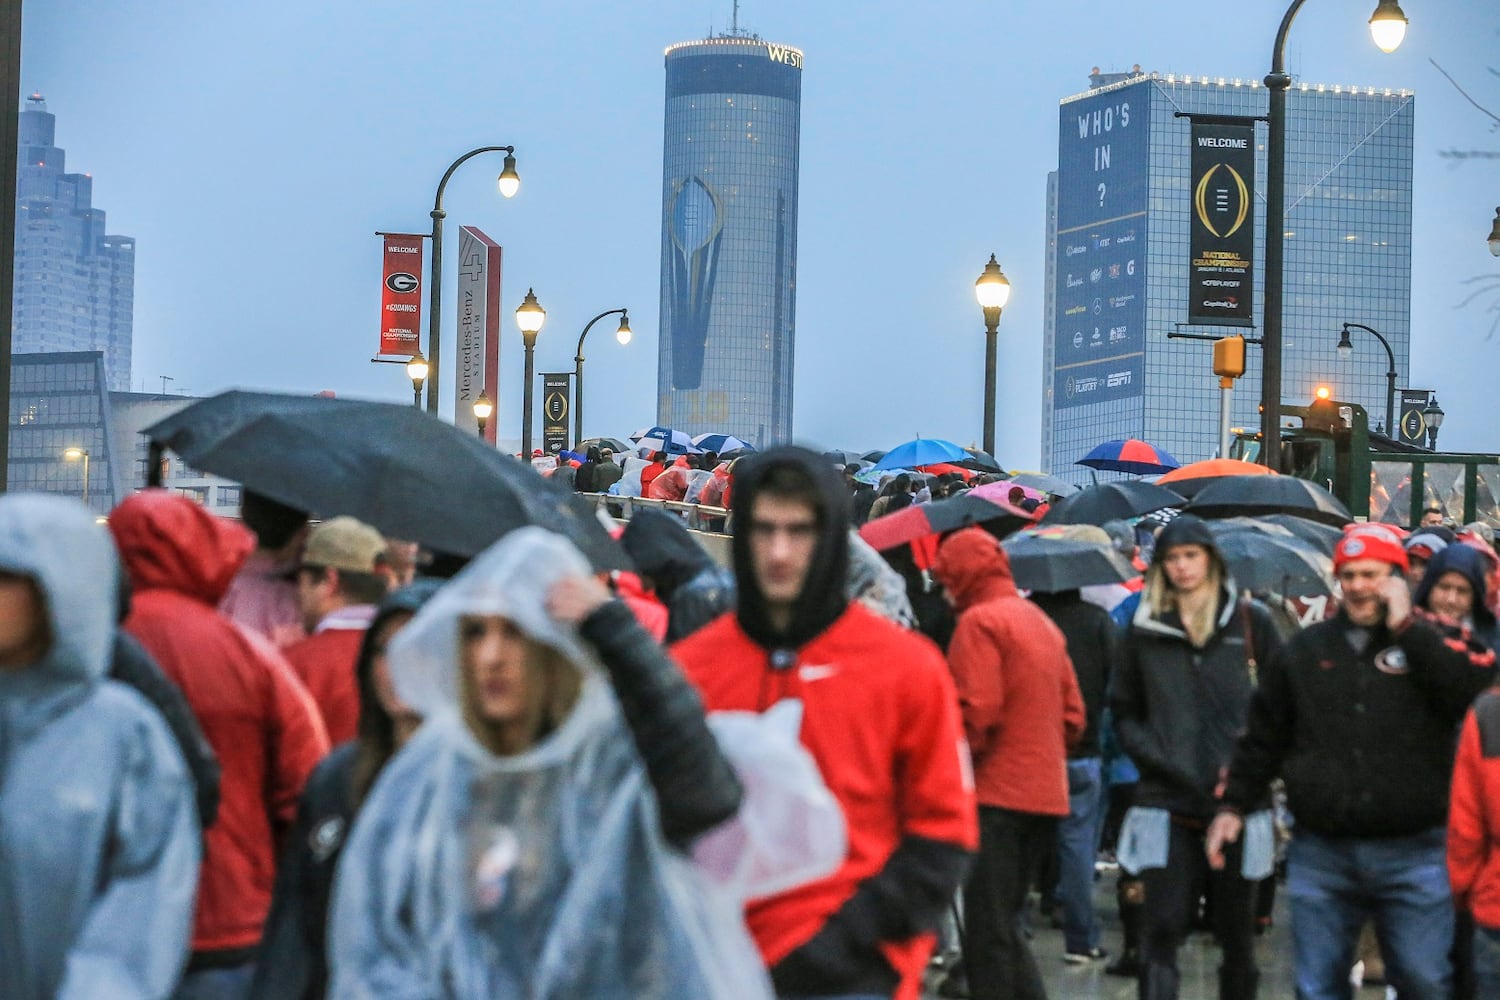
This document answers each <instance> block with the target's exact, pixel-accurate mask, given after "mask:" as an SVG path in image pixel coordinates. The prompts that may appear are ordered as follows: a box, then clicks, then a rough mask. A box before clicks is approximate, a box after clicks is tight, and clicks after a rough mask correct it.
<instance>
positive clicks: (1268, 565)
mask: <svg viewBox="0 0 1500 1000" xmlns="http://www.w3.org/2000/svg"><path fill="white" fill-rule="evenodd" d="M1208 523H1209V530H1210V531H1212V532H1213V536H1214V544H1215V545H1216V546H1217V547H1218V550H1219V554H1220V555H1222V556H1223V557H1224V562H1225V564H1226V565H1227V566H1228V567H1229V573H1230V575H1231V576H1233V577H1234V582H1235V583H1236V584H1237V585H1239V586H1241V587H1244V588H1246V589H1249V590H1254V591H1270V592H1272V593H1276V594H1281V595H1282V596H1288V595H1302V594H1329V593H1332V592H1333V561H1332V560H1331V559H1329V557H1328V556H1327V554H1325V553H1323V552H1321V551H1319V550H1318V548H1317V546H1315V545H1313V544H1312V543H1310V542H1306V541H1303V540H1302V539H1300V538H1298V537H1297V536H1296V535H1294V534H1292V533H1291V532H1290V531H1288V530H1287V529H1286V528H1282V527H1280V526H1278V525H1274V524H1266V523H1264V522H1261V521H1258V520H1254V519H1249V518H1230V519H1228V520H1223V521H1210V522H1208Z"/></svg>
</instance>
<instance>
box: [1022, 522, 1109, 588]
mask: <svg viewBox="0 0 1500 1000" xmlns="http://www.w3.org/2000/svg"><path fill="white" fill-rule="evenodd" d="M1001 545H1002V546H1003V547H1004V548H1005V554H1006V555H1007V556H1009V557H1010V571H1011V575H1012V576H1014V577H1015V579H1016V586H1017V587H1021V588H1023V589H1025V590H1032V591H1039V592H1041V593H1047V594H1055V593H1059V592H1060V591H1064V590H1077V589H1078V588H1079V587H1091V586H1094V585H1095V584H1101V583H1123V582H1124V581H1126V580H1129V579H1132V578H1134V577H1135V576H1137V575H1138V574H1137V573H1136V571H1135V567H1134V566H1132V565H1130V562H1129V561H1128V560H1127V559H1126V558H1125V557H1124V556H1122V555H1121V554H1120V553H1119V552H1117V551H1116V550H1115V549H1114V547H1113V546H1110V545H1101V544H1099V543H1097V542H1086V541H1082V540H1080V539H1075V538H1052V537H1048V536H1047V535H1033V534H1020V535H1012V536H1011V537H1009V538H1007V539H1006V540H1005V541H1004V542H1002V543H1001Z"/></svg>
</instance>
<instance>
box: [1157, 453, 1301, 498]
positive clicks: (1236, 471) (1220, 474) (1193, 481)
mask: <svg viewBox="0 0 1500 1000" xmlns="http://www.w3.org/2000/svg"><path fill="white" fill-rule="evenodd" d="M1274 475H1276V470H1275V469H1268V468H1266V467H1265V466H1264V465H1256V464H1254V463H1252V462H1241V461H1240V460H1239V459H1236V458H1210V459H1208V460H1206V461H1203V462H1192V463H1190V464H1188V465H1184V466H1182V467H1181V468H1179V469H1173V470H1172V471H1171V472H1168V473H1167V474H1166V475H1164V476H1162V477H1160V478H1159V479H1157V480H1156V481H1157V482H1158V483H1163V484H1165V485H1167V486H1169V487H1171V488H1172V489H1174V490H1176V491H1177V492H1178V493H1181V494H1182V495H1183V496H1185V497H1188V498H1192V497H1194V496H1196V495H1197V493H1198V491H1199V490H1201V489H1203V488H1204V487H1205V486H1211V485H1213V484H1214V483H1216V482H1218V481H1219V480H1221V479H1226V478H1228V477H1230V476H1274Z"/></svg>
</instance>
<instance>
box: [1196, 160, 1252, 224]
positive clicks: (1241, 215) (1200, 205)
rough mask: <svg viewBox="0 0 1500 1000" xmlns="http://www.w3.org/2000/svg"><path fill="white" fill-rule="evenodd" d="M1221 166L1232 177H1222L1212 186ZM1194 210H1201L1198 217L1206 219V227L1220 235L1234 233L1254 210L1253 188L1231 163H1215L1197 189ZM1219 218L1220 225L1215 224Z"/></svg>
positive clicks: (1203, 220)
mask: <svg viewBox="0 0 1500 1000" xmlns="http://www.w3.org/2000/svg"><path fill="white" fill-rule="evenodd" d="M1220 170H1223V171H1225V172H1226V173H1227V174H1228V177H1226V178H1221V180H1220V182H1219V183H1218V184H1217V185H1215V186H1212V187H1211V186H1210V184H1211V182H1212V181H1213V179H1214V175H1215V174H1216V173H1218V172H1219V171H1220ZM1210 194H1211V195H1212V197H1213V205H1212V206H1210V205H1209V197H1210ZM1193 211H1195V212H1197V213H1198V221H1199V222H1201V223H1203V228H1204V229H1207V230H1208V231H1209V232H1210V233H1213V234H1214V235H1215V236H1217V237H1218V238H1219V239H1221V240H1224V239H1228V238H1229V237H1231V236H1233V235H1234V234H1235V233H1236V232H1238V231H1239V228H1240V227H1241V226H1243V225H1244V224H1245V219H1246V217H1247V216H1249V214H1250V188H1249V186H1248V185H1246V184H1245V178H1243V177H1241V176H1240V172H1239V171H1238V170H1236V169H1234V168H1233V167H1231V166H1230V165H1229V164H1227V163H1215V164H1214V165H1213V166H1211V167H1209V168H1208V172H1207V173H1205V174H1204V175H1203V179H1202V180H1200V181H1199V182H1198V187H1197V188H1196V189H1195V190H1194V191H1193ZM1216 219H1217V220H1218V223H1219V224H1218V225H1215V224H1214V222H1215V220H1216ZM1231 219H1232V221H1231ZM1221 226H1222V227H1223V229H1222V231H1220V227H1221Z"/></svg>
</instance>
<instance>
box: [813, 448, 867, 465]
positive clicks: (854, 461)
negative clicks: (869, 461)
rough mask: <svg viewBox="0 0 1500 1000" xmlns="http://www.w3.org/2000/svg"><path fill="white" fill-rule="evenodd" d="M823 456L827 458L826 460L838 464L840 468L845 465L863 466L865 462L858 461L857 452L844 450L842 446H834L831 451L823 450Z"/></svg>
mask: <svg viewBox="0 0 1500 1000" xmlns="http://www.w3.org/2000/svg"><path fill="white" fill-rule="evenodd" d="M823 457H824V458H826V459H828V461H830V462H832V463H833V464H834V465H837V466H839V467H840V468H842V467H843V466H846V465H858V466H863V465H864V464H865V463H864V462H862V461H860V458H859V452H857V451H845V450H844V449H842V448H834V449H833V450H831V451H825V452H823Z"/></svg>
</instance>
